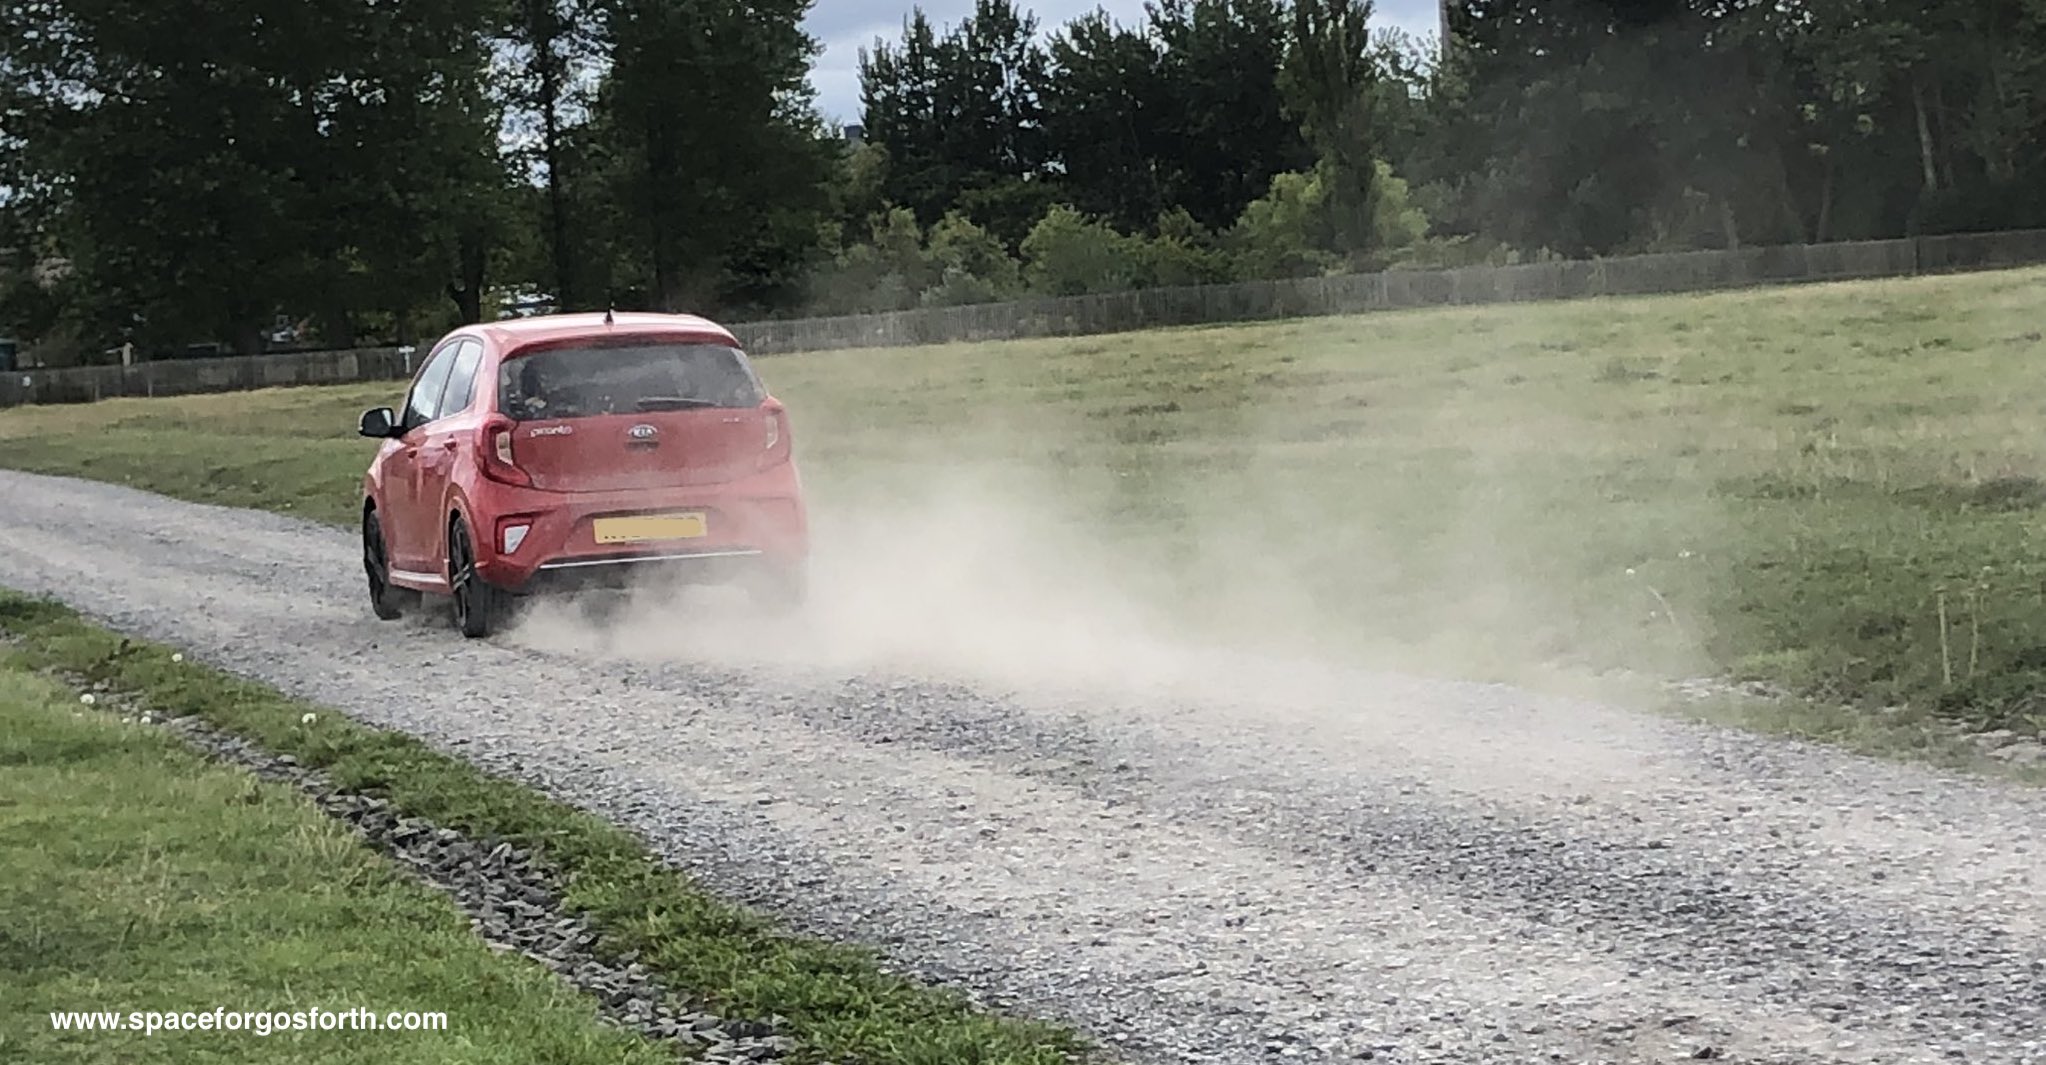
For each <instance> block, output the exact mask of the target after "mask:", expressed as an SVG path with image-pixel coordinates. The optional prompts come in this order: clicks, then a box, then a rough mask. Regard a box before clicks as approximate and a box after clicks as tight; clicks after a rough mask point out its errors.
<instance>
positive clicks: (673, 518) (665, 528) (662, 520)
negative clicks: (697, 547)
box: [594, 513, 709, 544]
mask: <svg viewBox="0 0 2046 1065" xmlns="http://www.w3.org/2000/svg"><path fill="white" fill-rule="evenodd" d="M594 529H595V532H596V534H597V542H598V543H600V544H638V543H645V542H647V541H649V540H694V539H696V538H697V537H699V536H703V535H705V534H706V533H708V532H709V527H708V525H707V524H706V523H705V521H704V517H703V515H702V514H700V513H697V514H647V515H643V516H640V517H634V518H598V519H597V520H596V523H595V525H594Z"/></svg>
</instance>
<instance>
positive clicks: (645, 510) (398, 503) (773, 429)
mask: <svg viewBox="0 0 2046 1065" xmlns="http://www.w3.org/2000/svg"><path fill="white" fill-rule="evenodd" d="M361 433H362V435H363V436H367V437H372V438H374V439H378V440H382V441H383V446H382V447H381V448H379V449H378V451H377V456H376V458H375V460H374V461H372V462H371V463H370V467H369V473H368V475H367V476H365V477H364V478H363V500H362V560H363V568H364V570H365V571H367V573H368V576H369V596H370V605H371V607H372V608H373V609H374V610H375V611H376V615H377V617H379V618H384V619H386V620H389V619H393V618H397V617H399V616H400V615H401V614H402V612H403V611H404V610H405V609H406V608H407V607H408V606H412V605H415V604H417V603H418V602H419V601H420V594H421V593H428V594H434V595H445V596H450V597H452V598H453V600H454V615H455V623H456V625H457V627H459V628H460V629H461V631H462V633H463V635H466V636H470V637H481V636H487V635H489V634H490V633H491V632H493V631H494V630H496V629H497V628H498V627H499V626H500V625H501V624H502V623H503V622H504V620H505V619H506V617H507V615H508V614H509V612H510V610H511V608H512V606H513V604H514V602H515V601H516V599H517V598H518V597H521V596H527V595H533V594H540V593H548V592H555V591H573V590H577V589H584V588H589V587H592V586H597V587H606V588H619V587H625V586H628V585H630V584H633V583H636V582H638V581H639V580H640V579H642V578H645V577H649V576H659V577H666V578H675V579H680V580H682V581H687V582H718V583H735V582H736V583H743V584H745V585H746V586H747V587H748V588H749V589H750V590H751V591H752V592H753V594H754V597H755V599H756V601H762V602H764V603H765V605H768V606H770V607H784V608H785V607H791V606H794V605H795V604H797V603H799V602H800V601H801V599H802V596H803V592H804V573H805V568H806V564H807V559H808V555H809V522H808V515H807V513H806V511H805V508H804V505H803V491H802V482H801V479H800V478H799V476H798V475H797V472H796V464H795V461H794V459H793V458H792V456H791V452H790V439H789V418H788V413H787V411H786V410H785V409H784V408H783V406H782V404H781V402H780V401H778V400H776V399H775V398H774V397H773V396H772V395H770V394H769V393H768V391H767V388H766V386H765V385H763V384H762V383H761V381H760V378H759V375H758V374H756V373H755V372H754V369H753V365H752V363H751V361H750V360H748V359H747V357H746V355H745V353H744V352H743V351H741V350H740V346H739V342H738V340H737V339H735V338H734V337H733V336H732V334H731V333H730V332H728V331H726V330H725V329H723V328H722V327H720V326H718V325H716V324H714V323H712V322H709V321H706V320H704V319H702V318H695V317H689V316H682V315H665V314H615V315H614V314H609V313H606V314H574V315H556V316H549V317H539V318H525V319H517V320H512V321H505V322H494V323H487V324H483V325H473V326H468V327H465V328H462V329H458V330H456V331H454V332H453V333H450V334H448V335H447V336H446V337H445V338H443V339H442V340H441V342H440V343H439V344H437V345H436V346H435V347H434V349H433V351H432V352H431V353H429V354H428V355H427V357H426V360H425V362H424V363H423V364H421V366H420V369H419V373H418V376H417V377H415V378H414V379H413V381H412V387H411V390H410V392H409V393H408V394H407V396H406V399H405V408H404V412H403V413H402V414H400V413H397V412H394V411H392V410H391V409H390V408H388V407H380V408H377V409H374V410H370V411H367V412H365V413H364V414H363V416H362V425H361Z"/></svg>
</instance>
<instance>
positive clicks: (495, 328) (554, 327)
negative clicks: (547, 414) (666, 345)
mask: <svg viewBox="0 0 2046 1065" xmlns="http://www.w3.org/2000/svg"><path fill="white" fill-rule="evenodd" d="M477 328H478V329H479V330H481V331H482V332H484V333H487V334H489V335H490V336H491V338H492V339H495V340H496V341H497V342H498V343H499V345H500V346H502V347H504V348H520V347H524V346H526V345H528V344H538V343H548V342H553V341H560V340H581V339H585V338H593V337H604V336H631V335H633V334H636V333H648V334H654V333H670V334H673V333H693V334H698V335H701V336H704V337H707V338H711V339H715V340H718V341H721V342H724V343H727V344H730V345H731V346H733V347H738V346H739V341H738V338H736V337H734V336H732V333H731V331H730V330H728V329H726V328H725V327H724V326H721V325H719V324H717V323H716V322H713V321H711V320H710V319H708V318H699V317H697V316H696V315H693V314H652V313H648V312H642V311H618V312H613V313H612V314H610V315H609V316H608V320H607V316H606V315H605V314H603V313H590V314H543V315H536V316H534V317H531V318H508V319H505V320H504V321H501V322H486V323H483V324H482V325H479V326H477Z"/></svg>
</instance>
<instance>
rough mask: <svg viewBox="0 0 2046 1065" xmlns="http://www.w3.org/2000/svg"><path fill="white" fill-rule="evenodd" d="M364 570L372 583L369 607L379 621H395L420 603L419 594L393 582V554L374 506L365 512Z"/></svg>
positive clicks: (363, 525) (363, 534)
mask: <svg viewBox="0 0 2046 1065" xmlns="http://www.w3.org/2000/svg"><path fill="white" fill-rule="evenodd" d="M362 571H363V575H364V576H365V577H366V578H368V582H369V608H370V610H372V611H374V612H375V613H376V616H377V618H378V619H379V620H382V621H396V620H398V619H399V618H402V617H404V616H405V608H406V607H408V606H413V605H415V604H417V603H418V602H419V596H418V594H417V593H415V592H412V591H410V590H408V589H405V588H399V587H396V586H394V585H392V584H391V556H390V553H389V552H388V551H387V550H386V549H385V546H384V525H383V522H382V521H380V520H379V519H378V518H377V512H376V508H374V507H366V508H364V509H363V512H362Z"/></svg>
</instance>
